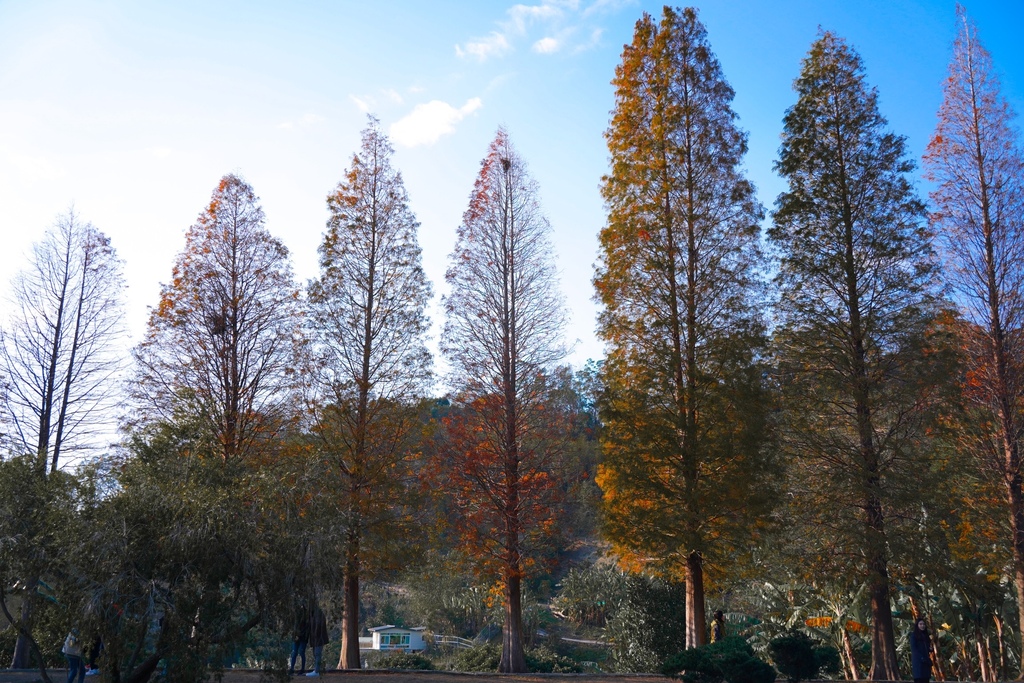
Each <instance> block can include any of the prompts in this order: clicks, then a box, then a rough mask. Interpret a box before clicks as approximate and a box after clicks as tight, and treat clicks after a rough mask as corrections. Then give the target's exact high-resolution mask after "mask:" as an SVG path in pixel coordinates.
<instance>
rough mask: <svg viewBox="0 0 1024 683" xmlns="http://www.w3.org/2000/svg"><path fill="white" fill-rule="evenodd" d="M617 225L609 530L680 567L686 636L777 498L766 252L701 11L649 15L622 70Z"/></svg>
mask: <svg viewBox="0 0 1024 683" xmlns="http://www.w3.org/2000/svg"><path fill="white" fill-rule="evenodd" d="M613 84H614V86H615V98H616V101H615V109H614V110H613V113H612V122H611V126H610V127H609V129H608V131H607V133H606V134H605V137H606V139H607V141H608V148H609V151H610V153H611V163H612V168H611V172H610V173H609V175H608V176H606V177H605V178H604V181H603V185H602V193H603V195H604V199H605V202H606V204H607V207H608V224H607V226H606V227H605V228H604V229H603V230H602V231H601V235H600V240H601V256H600V262H599V264H598V268H597V274H596V277H595V279H594V284H595V287H596V288H597V296H598V298H599V300H600V302H601V303H602V304H603V305H604V311H603V312H602V313H601V316H600V321H599V334H600V336H601V337H602V338H603V339H604V340H605V341H606V342H607V344H608V357H607V360H606V362H605V364H604V368H603V373H602V379H603V381H604V385H605V397H604V405H603V406H602V416H603V421H604V430H603V436H602V446H603V449H604V464H603V466H602V467H601V469H600V473H599V478H598V483H599V484H600V486H601V488H602V489H603V491H604V501H605V502H604V507H605V516H606V522H607V533H608V534H609V536H610V538H611V539H612V541H613V542H614V544H615V547H616V549H617V550H618V551H619V552H620V553H621V554H622V555H623V556H624V558H626V559H633V560H636V561H638V562H644V563H647V562H649V558H651V557H656V558H658V560H657V566H658V568H660V569H661V570H663V571H665V572H666V573H668V574H670V575H672V574H675V575H678V574H683V575H685V579H686V598H687V601H686V614H687V618H686V624H687V626H686V646H687V647H697V646H699V645H702V644H703V643H704V642H705V639H706V617H705V604H704V586H705V565H706V564H708V565H710V566H711V567H717V568H719V569H720V570H725V569H726V564H727V562H728V561H729V560H728V558H729V557H730V556H731V554H732V553H733V551H735V550H736V549H738V548H746V547H749V546H750V545H751V540H752V538H753V537H754V536H755V535H756V533H757V529H758V526H759V523H758V521H757V520H758V514H757V511H759V510H761V509H763V506H764V505H766V504H767V500H768V496H766V495H764V494H765V493H766V492H767V487H765V486H764V483H765V481H766V479H765V476H764V475H765V474H766V471H767V469H766V465H767V464H768V462H767V457H766V452H765V449H764V448H763V445H764V443H765V439H766V436H767V433H768V432H767V426H766V425H767V423H766V420H765V416H766V408H767V405H766V404H767V403H768V400H767V396H766V393H765V389H764V386H763V385H762V374H763V373H762V371H761V368H760V367H759V354H760V353H761V351H762V350H763V349H764V345H765V339H764V326H763V323H762V321H761V319H760V317H759V313H758V303H759V301H760V299H761V296H760V295H761V288H762V285H761V282H760V281H759V279H758V277H759V273H760V269H759V262H760V258H761V256H760V253H759V250H758V234H759V226H758V223H759V220H760V219H761V218H762V215H763V211H762V208H761V206H760V204H759V203H758V202H757V199H756V198H755V193H754V188H753V186H752V185H751V184H750V183H749V182H748V181H747V180H746V179H745V178H744V177H743V174H742V172H741V170H740V166H741V163H742V159H743V155H744V154H745V153H746V151H747V142H746V135H745V134H744V133H743V132H742V131H741V130H740V129H739V128H738V127H737V126H736V114H735V112H733V110H732V108H731V102H732V99H733V94H734V93H733V90H732V88H731V87H730V86H729V84H728V83H727V82H726V81H725V78H724V76H723V75H722V69H721V66H720V65H719V63H718V60H717V59H716V58H715V56H714V54H713V53H712V52H711V47H710V45H709V43H708V38H707V32H706V30H705V28H704V26H703V24H701V22H700V21H699V19H698V18H697V11H696V10H694V9H685V10H682V11H679V10H673V9H671V8H668V7H666V8H665V10H664V14H663V16H662V18H661V21H660V23H658V22H656V21H655V20H654V19H653V18H652V17H651V16H650V15H647V14H645V15H644V16H643V18H641V19H640V20H639V21H638V22H637V24H636V29H635V31H634V35H633V42H632V43H631V44H630V45H627V46H626V48H625V50H624V52H623V55H622V63H621V64H620V65H619V66H618V67H617V69H616V72H615V79H614V81H613Z"/></svg>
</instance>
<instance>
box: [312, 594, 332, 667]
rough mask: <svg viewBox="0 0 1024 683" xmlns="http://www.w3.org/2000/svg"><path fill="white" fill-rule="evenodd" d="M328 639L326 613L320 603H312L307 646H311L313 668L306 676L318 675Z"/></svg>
mask: <svg viewBox="0 0 1024 683" xmlns="http://www.w3.org/2000/svg"><path fill="white" fill-rule="evenodd" d="M329 640H330V636H329V635H328V633H327V615H325V614H324V611H323V610H322V609H320V605H318V604H316V603H313V608H312V609H311V610H310V612H309V646H310V647H311V648H313V670H312V671H310V672H309V673H308V674H306V675H307V676H319V675H320V667H321V666H322V665H323V658H324V645H326V644H327V642H328V641H329Z"/></svg>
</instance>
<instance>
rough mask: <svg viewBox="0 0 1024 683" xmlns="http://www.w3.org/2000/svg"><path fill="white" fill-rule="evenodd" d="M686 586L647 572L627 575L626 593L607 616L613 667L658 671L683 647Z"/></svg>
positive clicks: (626, 669)
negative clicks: (646, 573) (649, 574)
mask: <svg viewBox="0 0 1024 683" xmlns="http://www.w3.org/2000/svg"><path fill="white" fill-rule="evenodd" d="M685 607H686V586H685V585H684V584H682V583H672V582H668V581H665V580H664V579H660V578H656V577H651V576H647V575H634V576H629V577H628V578H627V580H626V590H625V597H624V599H623V600H622V601H621V602H620V604H619V606H618V609H617V610H616V611H615V613H614V614H613V615H611V616H610V617H609V619H608V625H607V627H606V628H605V635H606V637H607V639H608V640H609V641H610V642H611V643H612V662H613V665H614V667H615V670H616V671H622V672H637V673H645V672H651V671H657V670H658V669H659V668H660V667H661V665H662V663H663V662H664V661H665V660H666V659H668V658H669V657H670V656H672V655H673V654H675V653H677V652H679V651H681V650H683V649H684V648H685V647H686V641H685V637H686V636H685V634H686V609H685Z"/></svg>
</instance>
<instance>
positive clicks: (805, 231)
mask: <svg viewBox="0 0 1024 683" xmlns="http://www.w3.org/2000/svg"><path fill="white" fill-rule="evenodd" d="M794 88H795V90H796V92H797V95H798V99H797V103H796V104H795V105H794V106H793V107H791V108H790V109H789V110H788V111H787V112H786V116H785V119H784V129H783V134H782V147H781V150H780V157H779V161H778V162H777V164H776V169H777V171H778V172H779V173H780V174H781V175H782V176H783V177H784V178H785V179H786V180H787V181H788V183H789V189H788V190H787V191H786V192H784V193H783V194H781V195H780V196H779V198H778V199H777V201H776V207H777V208H776V211H775V213H774V217H773V219H774V220H773V225H772V227H771V228H770V230H769V238H770V240H771V243H772V244H773V245H774V247H775V248H776V249H777V250H778V254H779V257H780V261H779V274H778V276H777V280H776V282H777V285H778V287H779V290H780V292H781V299H780V304H779V309H778V315H779V327H778V331H777V337H776V344H777V350H778V354H779V365H780V370H779V372H780V375H779V376H780V380H781V382H782V385H783V400H784V407H785V417H784V421H785V425H786V430H785V435H786V439H787V446H788V450H789V452H790V453H792V454H793V455H795V456H796V457H797V465H796V471H797V474H798V478H797V479H796V480H795V482H794V484H793V486H794V488H793V490H794V494H795V496H797V497H799V498H800V499H801V501H802V503H801V506H800V509H801V510H802V511H803V516H802V519H805V520H807V521H810V522H812V523H813V524H814V525H815V527H814V528H815V529H817V531H816V532H815V533H814V534H813V538H812V539H811V540H812V543H814V544H815V545H816V546H817V548H819V551H818V552H816V553H809V554H808V557H809V558H814V557H820V558H822V560H823V561H825V562H828V563H831V564H833V566H834V564H835V560H837V559H843V558H845V559H846V569H847V571H850V572H852V573H854V574H856V575H860V576H863V577H865V578H866V579H867V582H868V585H869V600H870V605H871V628H872V663H871V670H870V672H869V675H868V677H869V678H871V679H874V680H897V679H898V678H899V671H898V668H897V660H896V646H895V633H894V630H893V620H892V610H891V603H890V588H891V585H890V572H889V563H890V553H889V549H888V545H889V543H890V540H891V538H890V537H891V534H892V531H893V528H892V524H893V523H894V521H895V520H894V518H895V517H896V516H897V515H896V511H897V510H898V509H899V505H900V504H903V505H909V504H912V500H913V497H914V494H915V491H918V490H920V488H921V486H920V482H919V481H918V482H914V481H913V479H914V477H917V476H919V475H921V474H923V473H925V472H927V471H928V468H929V465H928V458H929V448H928V443H927V442H926V441H925V439H924V436H925V432H926V428H927V426H928V424H929V420H931V419H932V418H933V417H934V416H933V411H934V409H935V407H936V404H937V403H938V401H937V398H938V397H939V395H940V388H941V387H942V386H943V381H942V379H943V375H944V373H945V372H947V371H948V366H944V365H943V364H942V363H941V362H939V361H938V359H939V358H940V356H939V355H938V353H937V351H939V350H941V348H942V345H941V344H939V342H940V341H941V339H940V337H941V335H938V334H937V332H936V319H937V317H938V313H939V310H940V303H941V302H940V300H939V299H938V296H937V293H936V268H935V263H934V260H933V258H932V249H931V244H930V233H929V232H928V231H927V230H926V228H925V226H924V225H923V215H924V207H923V205H922V203H921V202H920V200H919V199H918V198H917V196H916V194H915V192H914V188H913V186H912V185H911V182H910V180H909V178H908V174H909V173H910V171H911V170H912V169H913V168H914V165H913V163H912V162H911V161H910V160H908V159H907V158H906V155H905V151H906V149H905V148H906V145H905V141H904V138H902V137H900V136H898V135H895V134H893V133H891V132H888V131H886V129H885V127H886V121H885V119H884V118H883V117H882V115H881V114H880V113H879V111H878V94H877V92H876V91H875V90H874V89H872V88H870V87H869V86H868V85H867V83H866V82H865V78H864V68H863V65H862V62H861V59H860V57H859V55H857V53H856V52H855V51H854V50H853V49H851V48H850V47H849V46H848V45H847V44H846V43H845V42H844V41H843V40H842V39H840V38H838V37H837V36H835V35H834V34H832V33H828V32H825V33H823V34H822V35H821V36H820V37H819V38H818V40H817V41H816V42H815V43H814V44H813V45H812V46H811V50H810V53H809V54H808V56H807V57H806V58H805V59H804V62H803V67H802V70H801V73H800V76H799V78H797V80H796V82H795V85H794Z"/></svg>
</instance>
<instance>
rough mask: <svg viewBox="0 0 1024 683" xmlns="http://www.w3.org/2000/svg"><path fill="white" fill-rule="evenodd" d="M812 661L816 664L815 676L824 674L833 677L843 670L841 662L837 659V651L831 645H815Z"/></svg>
mask: <svg viewBox="0 0 1024 683" xmlns="http://www.w3.org/2000/svg"><path fill="white" fill-rule="evenodd" d="M814 661H815V662H817V664H818V673H817V675H819V676H820V675H822V674H825V675H827V676H829V677H835V676H838V675H839V674H840V673H841V672H842V670H843V661H842V659H840V657H839V650H838V648H835V647H833V646H831V645H815V646H814Z"/></svg>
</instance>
